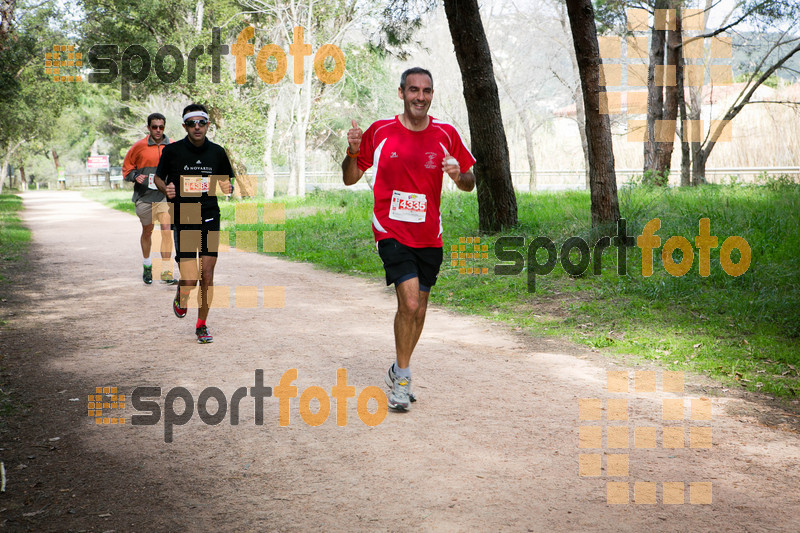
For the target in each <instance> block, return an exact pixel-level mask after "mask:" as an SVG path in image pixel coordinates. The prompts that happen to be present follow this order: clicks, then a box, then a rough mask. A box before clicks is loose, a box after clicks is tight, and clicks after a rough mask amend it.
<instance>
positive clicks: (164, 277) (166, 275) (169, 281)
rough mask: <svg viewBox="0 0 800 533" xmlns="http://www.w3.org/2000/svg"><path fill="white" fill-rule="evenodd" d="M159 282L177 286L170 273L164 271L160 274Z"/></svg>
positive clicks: (176, 281)
mask: <svg viewBox="0 0 800 533" xmlns="http://www.w3.org/2000/svg"><path fill="white" fill-rule="evenodd" d="M161 282H162V283H166V284H167V285H177V284H178V280H177V279H175V278H173V277H172V272H170V271H169V270H165V271H164V272H162V273H161Z"/></svg>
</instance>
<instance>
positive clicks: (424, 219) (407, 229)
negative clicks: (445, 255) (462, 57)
mask: <svg viewBox="0 0 800 533" xmlns="http://www.w3.org/2000/svg"><path fill="white" fill-rule="evenodd" d="M397 92H398V96H399V97H400V99H401V100H403V114H402V115H397V116H395V117H394V118H390V119H384V120H379V121H377V122H375V123H373V124H372V125H371V126H370V127H369V128H367V131H366V132H363V133H362V131H361V130H360V129H359V128H358V126H357V125H356V121H355V120H354V121H353V128H352V129H351V130H350V131H349V132H348V133H347V142H348V147H347V157H346V158H345V159H344V161H342V174H343V179H344V183H345V185H353V184H354V183H356V182H357V181H358V180H359V179H361V176H363V175H364V171H365V170H367V169H368V168H370V167H372V166H375V181H374V183H373V187H372V189H373V193H374V195H375V207H374V209H373V212H372V231H373V233H374V234H375V240H376V241H377V246H378V253H379V254H380V256H381V259H382V260H383V267H384V270H385V271H386V284H387V285H390V284H392V283H394V284H395V290H396V293H397V313H396V314H395V317H394V334H395V349H396V353H397V359H396V361H395V363H394V364H393V365H392V366H390V367H389V370H388V372H387V373H386V383H387V385H389V387H391V389H392V391H391V393H390V394H389V407H391V408H392V409H397V410H403V411H404V410H406V409H408V406H409V402H413V401H416V397H415V396H414V394H412V393H411V368H410V366H409V364H410V361H411V353H412V352H413V351H414V347H415V346H416V344H417V341H418V340H419V336H420V334H421V333H422V326H423V325H424V323H425V311H426V310H427V307H428V296H429V294H430V290H431V287H433V285H434V284H435V283H436V277H437V275H438V274H439V267H440V266H441V264H442V217H441V213H440V212H439V203H440V201H441V195H442V177H443V173H444V174H447V175H448V176H449V177H450V179H452V180H453V182H455V184H456V186H457V187H458V188H459V189H461V190H462V191H467V192H469V191H471V190H472V189H473V188H474V187H475V176H474V175H473V174H472V172H470V168H472V165H474V164H475V158H474V157H472V154H471V153H470V152H469V150H468V149H467V148H466V147H465V146H464V143H463V141H462V140H461V136H460V135H459V134H458V132H457V131H456V129H455V128H454V127H453V126H451V125H450V124H448V123H446V122H442V121H440V120H437V119H435V118H433V117H431V116H429V115H428V108H429V107H430V105H431V100H432V99H433V77H432V76H431V73H430V72H428V71H427V70H425V69H422V68H419V67H415V68H412V69H409V70H407V71H405V72H404V73H403V75H402V76H401V78H400V87H399V89H398V91H397Z"/></svg>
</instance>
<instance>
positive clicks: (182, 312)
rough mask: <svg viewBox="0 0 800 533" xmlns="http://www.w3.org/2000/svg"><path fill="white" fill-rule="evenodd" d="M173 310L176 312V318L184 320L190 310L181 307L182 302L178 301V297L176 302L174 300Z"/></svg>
mask: <svg viewBox="0 0 800 533" xmlns="http://www.w3.org/2000/svg"><path fill="white" fill-rule="evenodd" d="M172 310H173V311H174V312H175V316H176V317H178V318H183V317H185V316H186V311H187V310H188V309H187V308H186V307H181V306H180V302H179V301H178V297H177V296H176V297H175V299H174V300H172Z"/></svg>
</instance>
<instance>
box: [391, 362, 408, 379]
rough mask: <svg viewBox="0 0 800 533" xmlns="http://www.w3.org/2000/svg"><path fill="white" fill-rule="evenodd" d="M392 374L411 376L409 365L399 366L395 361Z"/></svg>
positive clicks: (402, 376)
mask: <svg viewBox="0 0 800 533" xmlns="http://www.w3.org/2000/svg"><path fill="white" fill-rule="evenodd" d="M394 375H395V376H397V377H398V378H411V367H410V366H408V367H406V368H400V367H399V366H397V363H396V362H395V364H394Z"/></svg>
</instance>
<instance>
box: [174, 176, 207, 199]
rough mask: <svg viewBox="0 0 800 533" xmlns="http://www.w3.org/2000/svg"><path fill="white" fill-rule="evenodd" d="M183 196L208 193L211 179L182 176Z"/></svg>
mask: <svg viewBox="0 0 800 533" xmlns="http://www.w3.org/2000/svg"><path fill="white" fill-rule="evenodd" d="M181 181H182V182H183V187H182V191H181V192H182V194H185V195H189V194H202V193H204V192H208V189H209V183H210V179H209V178H208V176H181Z"/></svg>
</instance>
